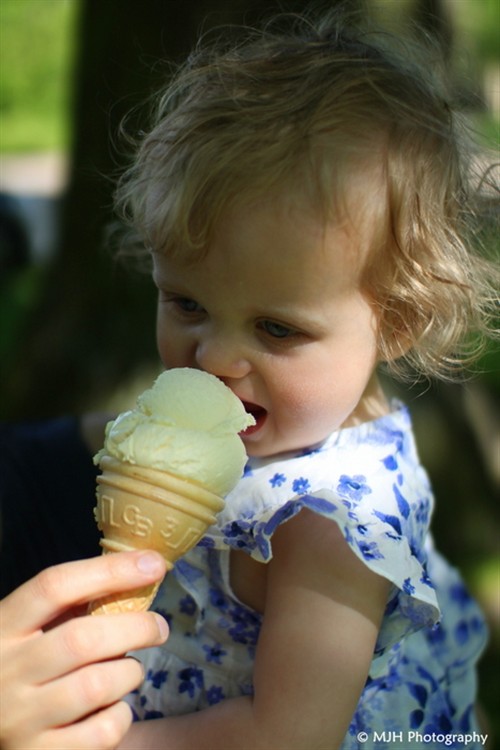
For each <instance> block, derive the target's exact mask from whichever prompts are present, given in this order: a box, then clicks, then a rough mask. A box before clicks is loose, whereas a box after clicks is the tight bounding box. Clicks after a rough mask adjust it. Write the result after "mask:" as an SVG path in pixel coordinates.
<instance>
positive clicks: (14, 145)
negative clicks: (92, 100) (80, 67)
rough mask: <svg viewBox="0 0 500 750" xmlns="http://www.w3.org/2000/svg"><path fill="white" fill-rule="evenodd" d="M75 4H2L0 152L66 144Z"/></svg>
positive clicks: (11, 0) (44, 0)
mask: <svg viewBox="0 0 500 750" xmlns="http://www.w3.org/2000/svg"><path fill="white" fill-rule="evenodd" d="M79 7H80V0H1V2H0V116H1V120H2V127H1V131H0V151H1V152H4V153H5V152H8V153H16V152H29V151H46V150H61V149H65V148H67V147H68V144H69V132H70V128H69V110H70V102H71V77H72V72H73V65H74V55H75V49H76V44H75V41H76V28H77V20H78V11H79Z"/></svg>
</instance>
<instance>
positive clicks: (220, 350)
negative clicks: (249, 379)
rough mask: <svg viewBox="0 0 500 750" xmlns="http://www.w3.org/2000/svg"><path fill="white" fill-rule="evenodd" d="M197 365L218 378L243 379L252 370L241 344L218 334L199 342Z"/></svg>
mask: <svg viewBox="0 0 500 750" xmlns="http://www.w3.org/2000/svg"><path fill="white" fill-rule="evenodd" d="M196 364H197V365H198V367H200V368H201V369H202V370H205V372H209V373H211V374H212V375H216V376H217V377H218V378H242V377H244V376H245V375H247V374H248V373H249V372H250V369H251V365H250V362H249V361H248V359H247V357H245V354H244V351H243V346H242V345H241V344H240V342H239V341H238V340H237V339H236V338H235V337H231V336H225V335H221V334H216V333H212V334H211V335H209V336H205V337H204V338H203V339H201V340H200V341H199V342H198V345H197V347H196Z"/></svg>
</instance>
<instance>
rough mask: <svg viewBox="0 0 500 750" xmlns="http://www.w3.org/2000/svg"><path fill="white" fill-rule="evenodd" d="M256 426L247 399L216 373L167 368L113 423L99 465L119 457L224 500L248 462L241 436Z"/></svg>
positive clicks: (96, 461) (98, 457)
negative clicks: (133, 407) (245, 403)
mask: <svg viewBox="0 0 500 750" xmlns="http://www.w3.org/2000/svg"><path fill="white" fill-rule="evenodd" d="M252 424H255V420H254V418H253V417H252V416H251V415H250V414H248V413H247V412H246V411H245V409H244V407H243V404H242V403H241V401H240V400H239V399H238V398H237V397H236V396H235V395H234V394H233V393H232V391H231V390H230V389H229V388H228V387H227V386H225V385H224V383H223V382H222V381H221V380H219V379H218V378H216V377H215V376H214V375H210V374H208V373H206V372H201V371H200V370H194V369H191V368H187V367H186V368H177V369H173V370H167V371H165V372H163V373H162V374H161V375H160V376H159V377H158V378H157V379H156V381H155V383H154V384H153V386H152V387H151V388H150V389H148V390H147V391H144V393H142V394H141V395H140V396H139V397H138V399H137V405H136V408H135V409H133V410H132V411H127V412H124V413H123V414H120V415H119V416H118V417H117V418H116V419H115V420H114V421H113V422H109V423H108V425H107V426H106V435H105V440H104V447H103V448H102V449H101V450H100V451H99V453H97V455H96V456H95V458H94V462H95V463H96V464H97V463H99V461H100V459H101V457H102V456H104V455H109V456H113V457H114V458H117V459H118V460H120V461H125V462H128V463H131V464H136V465H138V466H146V467H149V468H152V469H159V470H161V471H166V472H169V473H170V474H173V475H175V476H177V477H180V478H182V479H186V480H188V481H190V482H193V483H195V484H198V485H201V486H202V487H205V489H207V490H209V491H210V492H213V493H214V494H216V495H220V496H222V497H223V496H224V495H226V494H227V493H228V492H229V491H230V490H231V489H232V488H233V487H234V485H235V484H236V483H237V481H238V480H239V479H240V477H241V475H242V472H243V468H244V466H245V462H246V453H245V448H244V445H243V442H242V440H241V438H240V437H239V435H238V433H239V432H241V431H242V430H244V429H245V428H246V427H249V426H250V425H252Z"/></svg>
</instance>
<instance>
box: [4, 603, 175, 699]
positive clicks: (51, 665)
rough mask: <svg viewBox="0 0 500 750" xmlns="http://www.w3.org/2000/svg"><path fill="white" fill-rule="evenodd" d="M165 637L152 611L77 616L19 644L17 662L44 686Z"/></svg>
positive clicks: (165, 630) (158, 617)
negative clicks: (51, 681) (20, 647)
mask: <svg viewBox="0 0 500 750" xmlns="http://www.w3.org/2000/svg"><path fill="white" fill-rule="evenodd" d="M167 636H168V626H167V623H166V621H165V619H164V618H163V617H162V616H161V615H159V614H156V613H155V612H133V613H124V614H116V615H113V617H92V616H91V615H89V616H86V617H78V618H76V619H74V620H71V621H68V622H65V623H64V624H62V625H60V626H58V627H57V628H54V629H52V630H49V631H48V632H46V633H44V634H43V635H41V636H39V637H38V638H32V639H29V640H27V641H25V642H23V644H22V652H21V653H19V654H18V660H19V661H18V663H19V662H20V663H21V666H20V667H18V669H23V670H24V673H25V674H27V675H29V680H30V682H31V684H34V685H35V684H38V685H41V684H45V683H46V682H48V681H49V680H55V679H58V678H59V677H62V676H63V675H65V674H67V673H68V672H72V671H74V670H76V669H80V668H81V667H83V666H85V665H86V664H91V663H96V662H101V661H107V660H109V659H114V658H116V657H121V656H123V654H124V653H126V652H127V651H132V650H135V649H141V648H148V647H150V646H158V645H160V644H161V643H164V642H165V640H166V638H167Z"/></svg>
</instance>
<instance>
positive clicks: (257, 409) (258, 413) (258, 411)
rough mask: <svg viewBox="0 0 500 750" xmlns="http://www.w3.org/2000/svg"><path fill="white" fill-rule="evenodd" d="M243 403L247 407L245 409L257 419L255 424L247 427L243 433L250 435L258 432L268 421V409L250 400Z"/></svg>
mask: <svg viewBox="0 0 500 750" xmlns="http://www.w3.org/2000/svg"><path fill="white" fill-rule="evenodd" d="M242 403H243V406H244V407H245V411H246V412H248V414H251V415H252V417H253V418H254V419H255V424H254V425H251V426H250V427H247V428H246V430H244V431H243V432H242V433H241V434H242V435H243V436H245V437H246V436H248V435H252V434H253V433H254V432H257V430H260V428H261V427H262V425H263V424H264V422H265V421H266V417H267V411H266V409H264V408H263V407H262V406H258V404H252V403H250V402H248V401H243V402H242Z"/></svg>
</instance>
